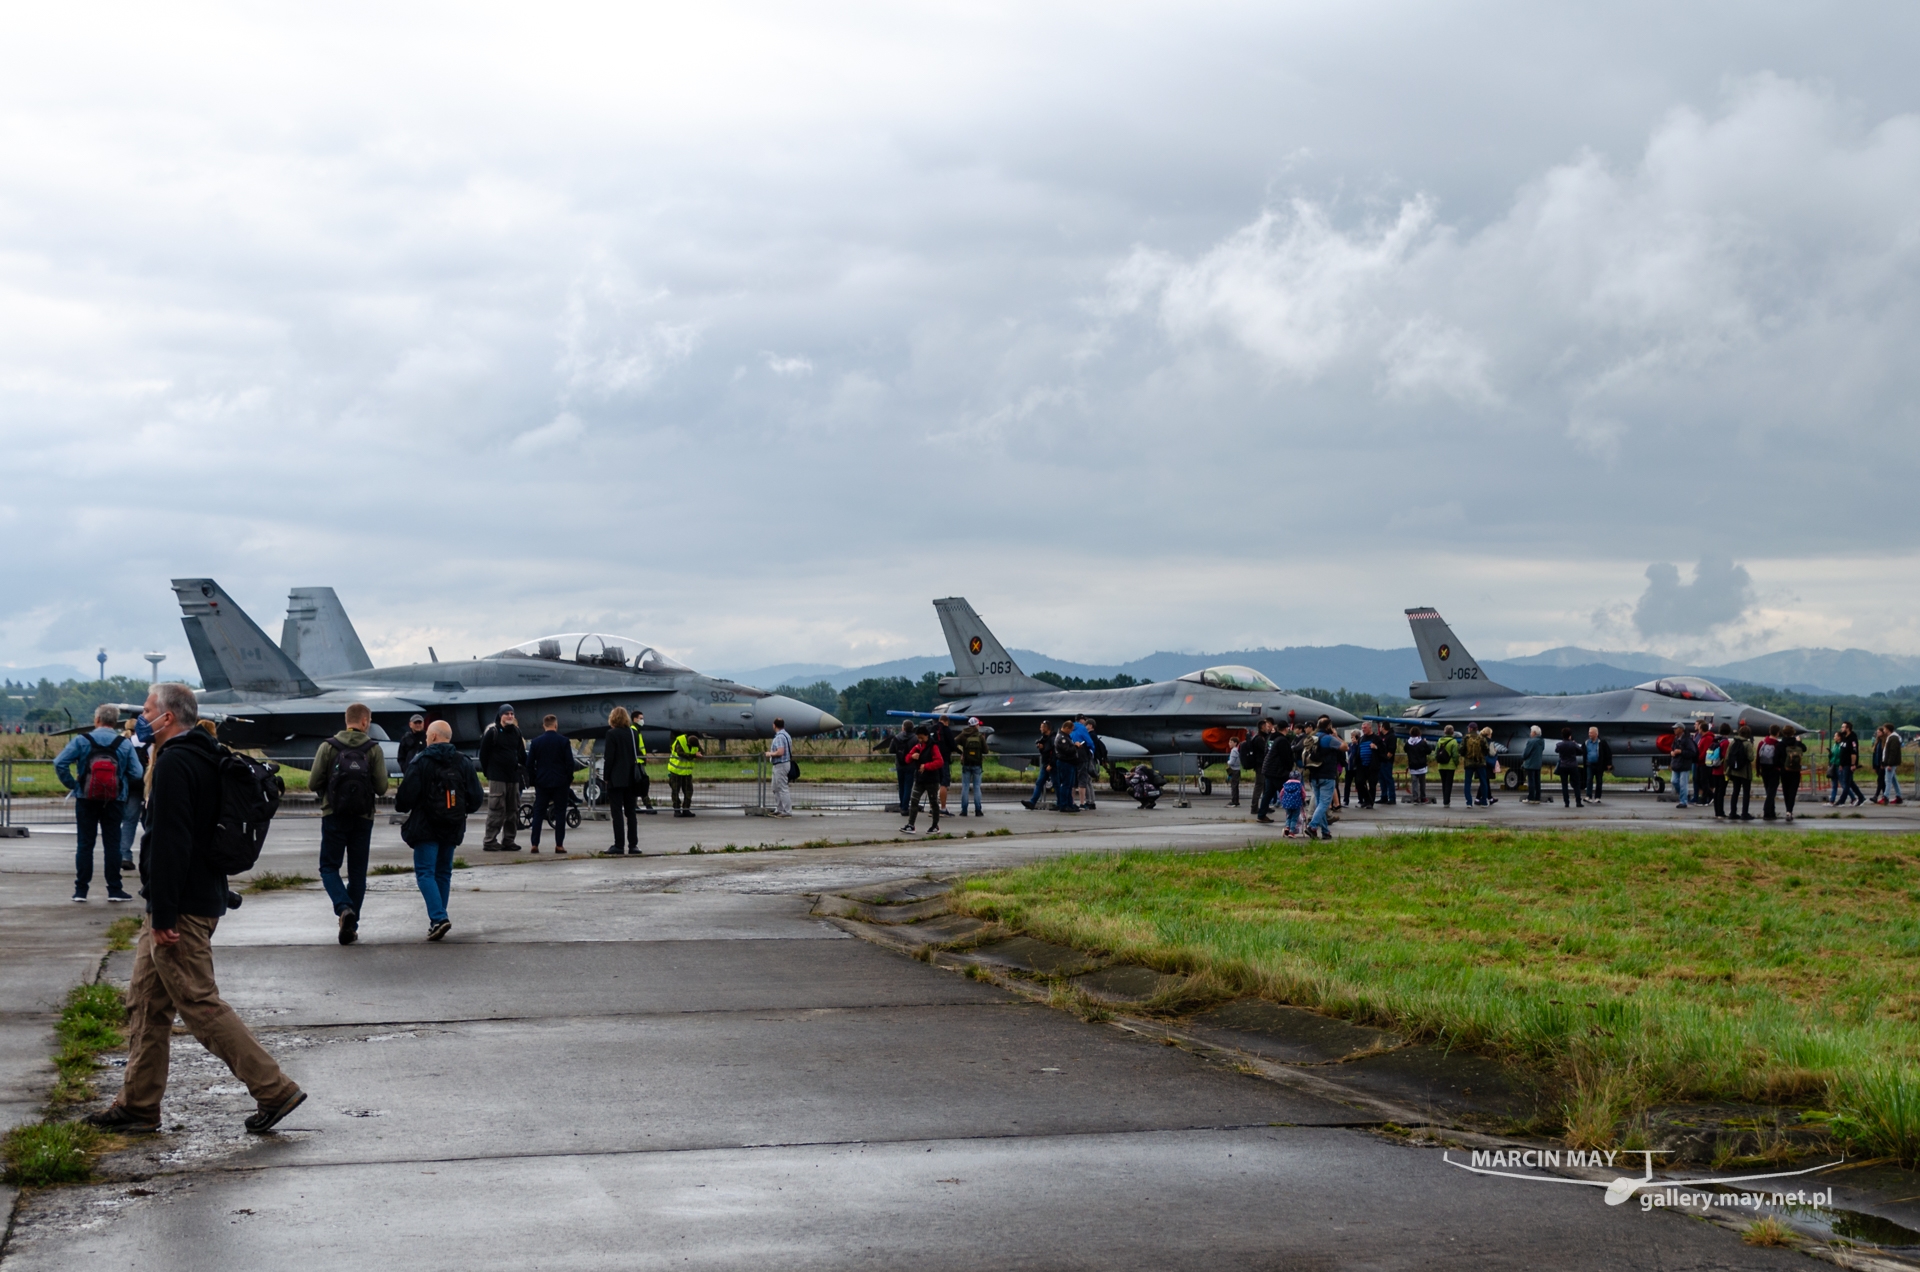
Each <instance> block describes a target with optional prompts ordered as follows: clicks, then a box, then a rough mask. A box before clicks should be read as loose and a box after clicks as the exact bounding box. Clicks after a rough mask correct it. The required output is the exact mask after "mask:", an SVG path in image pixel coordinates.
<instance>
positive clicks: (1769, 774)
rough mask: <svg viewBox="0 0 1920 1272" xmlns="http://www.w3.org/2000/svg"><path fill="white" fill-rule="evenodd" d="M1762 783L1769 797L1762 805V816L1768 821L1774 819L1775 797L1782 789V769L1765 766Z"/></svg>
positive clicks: (1761, 773) (1762, 770) (1761, 774)
mask: <svg viewBox="0 0 1920 1272" xmlns="http://www.w3.org/2000/svg"><path fill="white" fill-rule="evenodd" d="M1760 784H1761V785H1762V786H1764V787H1765V788H1766V791H1767V798H1766V799H1765V801H1764V802H1762V803H1761V805H1760V816H1761V817H1762V818H1764V819H1765V820H1767V821H1772V820H1773V797H1774V794H1775V793H1776V792H1778V791H1779V789H1780V770H1779V769H1770V768H1763V769H1761V770H1760Z"/></svg>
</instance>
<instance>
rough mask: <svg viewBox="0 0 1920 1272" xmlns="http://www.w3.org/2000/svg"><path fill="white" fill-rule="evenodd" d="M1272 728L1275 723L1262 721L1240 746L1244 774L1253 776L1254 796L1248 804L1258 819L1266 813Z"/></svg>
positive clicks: (1241, 765)
mask: <svg viewBox="0 0 1920 1272" xmlns="http://www.w3.org/2000/svg"><path fill="white" fill-rule="evenodd" d="M1272 728H1273V721H1271V720H1262V721H1261V722H1260V727H1259V728H1257V729H1255V730H1254V731H1253V732H1252V733H1250V734H1248V735H1247V740H1246V741H1244V742H1242V743H1241V744H1240V767H1241V769H1242V770H1243V771H1244V772H1248V773H1251V774H1253V794H1252V798H1251V799H1250V800H1249V801H1248V802H1249V803H1250V804H1251V805H1252V807H1253V815H1254V816H1255V817H1256V818H1257V817H1259V816H1260V815H1261V814H1262V813H1263V812H1265V811H1266V802H1265V801H1266V798H1267V778H1266V761H1267V748H1268V747H1269V746H1271V745H1272V744H1273V734H1272V733H1271V732H1269V730H1270V729H1272Z"/></svg>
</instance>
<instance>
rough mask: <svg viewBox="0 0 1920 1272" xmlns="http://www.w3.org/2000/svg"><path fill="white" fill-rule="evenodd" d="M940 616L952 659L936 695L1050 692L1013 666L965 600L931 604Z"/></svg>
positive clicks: (996, 640)
mask: <svg viewBox="0 0 1920 1272" xmlns="http://www.w3.org/2000/svg"><path fill="white" fill-rule="evenodd" d="M933 608H934V609H935V610H936V611H938V612H939V614H940V628H941V630H942V631H944V632H945V633H946V636H947V651H948V652H949V653H951V654H952V655H953V671H954V674H953V675H951V676H947V677H945V678H943V679H942V680H941V681H940V692H941V693H942V694H943V695H945V696H948V697H961V696H964V695H969V694H976V693H1013V692H1015V691H1019V692H1023V693H1032V692H1034V691H1035V690H1046V689H1051V688H1053V686H1052V685H1049V684H1048V683H1047V682H1046V681H1044V680H1035V679H1034V678H1033V677H1032V676H1029V675H1027V674H1026V673H1025V672H1022V671H1021V670H1020V668H1019V667H1018V666H1016V665H1015V664H1014V661H1013V655H1012V654H1009V653H1008V652H1007V650H1006V647H1005V646H1004V645H1002V644H1001V643H1000V641H999V639H998V638H997V637H996V636H994V634H993V633H992V632H990V631H988V630H987V625H986V624H985V623H983V622H981V621H980V616H979V615H978V614H976V613H974V612H973V606H971V605H969V604H967V602H966V598H965V597H961V596H949V597H947V598H945V599H944V600H938V601H935V602H934V603H933Z"/></svg>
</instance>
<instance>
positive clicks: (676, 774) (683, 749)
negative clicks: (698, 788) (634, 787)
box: [667, 733, 700, 817]
mask: <svg viewBox="0 0 1920 1272" xmlns="http://www.w3.org/2000/svg"><path fill="white" fill-rule="evenodd" d="M699 754H700V739H699V738H696V737H695V736H693V734H691V733H676V734H674V735H673V745H672V746H671V747H669V748H668V749H667V791H668V793H669V794H671V795H672V797H673V815H674V816H675V817H691V816H693V761H694V757H695V756H697V755H699Z"/></svg>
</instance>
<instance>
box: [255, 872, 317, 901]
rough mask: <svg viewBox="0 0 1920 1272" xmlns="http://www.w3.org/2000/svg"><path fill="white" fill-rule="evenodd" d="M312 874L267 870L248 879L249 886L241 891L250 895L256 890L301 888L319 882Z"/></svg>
mask: <svg viewBox="0 0 1920 1272" xmlns="http://www.w3.org/2000/svg"><path fill="white" fill-rule="evenodd" d="M318 882H320V881H319V880H318V879H316V878H314V877H313V876H312V875H303V874H282V873H281V872H280V871H278V870H267V871H263V872H261V873H260V874H257V875H255V876H254V877H253V878H251V879H249V880H247V886H246V887H244V888H242V889H241V891H242V892H245V893H247V894H248V895H249V896H251V895H253V894H254V893H256V892H279V891H281V890H282V889H285V888H300V887H304V886H306V885H307V884H309V883H318Z"/></svg>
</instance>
